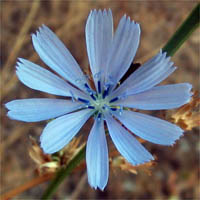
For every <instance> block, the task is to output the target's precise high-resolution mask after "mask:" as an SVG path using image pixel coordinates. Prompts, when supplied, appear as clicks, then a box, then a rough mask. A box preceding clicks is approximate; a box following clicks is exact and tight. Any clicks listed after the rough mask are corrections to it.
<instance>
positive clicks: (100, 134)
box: [86, 120, 109, 190]
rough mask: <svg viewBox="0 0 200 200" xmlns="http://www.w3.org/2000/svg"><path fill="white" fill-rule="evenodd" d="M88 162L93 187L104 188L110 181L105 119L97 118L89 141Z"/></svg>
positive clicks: (89, 178)
mask: <svg viewBox="0 0 200 200" xmlns="http://www.w3.org/2000/svg"><path fill="white" fill-rule="evenodd" d="M86 163H87V173H88V181H89V184H90V185H91V187H93V188H95V189H97V187H98V188H100V189H101V190H103V189H104V188H105V186H106V184H107V182H108V174H109V160H108V147H107V142H106V136H105V131H104V122H103V120H95V122H94V125H93V127H92V130H91V132H90V135H89V137H88V141H87V148H86Z"/></svg>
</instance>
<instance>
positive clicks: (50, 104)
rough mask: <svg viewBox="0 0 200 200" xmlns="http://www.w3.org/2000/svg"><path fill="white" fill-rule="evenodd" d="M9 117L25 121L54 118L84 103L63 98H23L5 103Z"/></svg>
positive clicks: (78, 107)
mask: <svg viewBox="0 0 200 200" xmlns="http://www.w3.org/2000/svg"><path fill="white" fill-rule="evenodd" d="M5 106H6V108H7V109H9V110H10V111H9V112H8V117H10V118H11V119H15V120H20V121H25V122H37V121H42V120H47V119H52V118H55V117H58V116H61V115H64V114H67V113H69V112H72V111H74V110H77V109H80V108H81V107H82V104H80V103H77V102H72V101H70V100H62V99H45V98H43V99H21V100H14V101H11V102H8V103H7V104H5Z"/></svg>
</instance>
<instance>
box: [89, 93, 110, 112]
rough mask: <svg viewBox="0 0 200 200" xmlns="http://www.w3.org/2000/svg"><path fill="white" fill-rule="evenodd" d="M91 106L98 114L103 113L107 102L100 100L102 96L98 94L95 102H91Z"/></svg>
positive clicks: (107, 104)
mask: <svg viewBox="0 0 200 200" xmlns="http://www.w3.org/2000/svg"><path fill="white" fill-rule="evenodd" d="M91 106H94V107H95V109H96V110H97V111H98V112H101V113H102V112H103V110H104V109H105V108H106V107H107V106H109V102H108V101H107V100H106V99H104V98H102V95H101V94H98V96H97V98H96V100H94V101H92V102H91Z"/></svg>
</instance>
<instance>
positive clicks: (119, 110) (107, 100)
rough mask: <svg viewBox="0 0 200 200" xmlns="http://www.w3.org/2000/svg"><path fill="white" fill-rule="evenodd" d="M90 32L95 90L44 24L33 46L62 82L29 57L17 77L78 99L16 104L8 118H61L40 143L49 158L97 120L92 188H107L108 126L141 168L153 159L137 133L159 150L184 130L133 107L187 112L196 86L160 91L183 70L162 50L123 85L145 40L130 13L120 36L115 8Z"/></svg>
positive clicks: (91, 144)
mask: <svg viewBox="0 0 200 200" xmlns="http://www.w3.org/2000/svg"><path fill="white" fill-rule="evenodd" d="M85 34H86V45H87V53H88V58H89V63H90V69H91V72H92V77H93V80H94V85H95V89H94V88H92V87H91V85H90V84H89V82H88V79H87V78H86V76H85V75H84V73H83V72H82V70H81V68H80V67H79V65H78V63H77V62H76V60H75V59H74V58H73V56H72V55H71V54H70V52H69V51H68V49H67V48H66V47H65V46H64V44H63V43H62V42H61V41H60V40H59V39H58V37H57V36H56V35H55V34H54V33H53V32H52V31H51V30H50V29H49V28H48V27H47V26H45V25H43V26H41V27H40V28H39V30H38V31H37V32H36V34H33V35H32V40H33V46H34V48H35V50H36V51H37V53H38V54H39V56H40V58H41V59H42V60H43V61H44V63H45V64H46V65H48V66H49V67H50V68H51V69H52V70H53V71H54V72H56V73H57V74H58V75H59V76H58V75H55V74H54V73H52V72H50V71H48V70H46V69H44V68H41V67H40V66H38V65H36V64H34V63H32V62H30V61H28V60H25V59H22V58H19V61H18V62H17V67H16V68H17V71H16V73H17V76H18V78H19V80H20V81H21V82H22V83H24V84H25V85H26V86H28V87H30V88H32V89H35V90H39V91H43V92H46V93H49V94H54V95H59V96H63V97H71V99H70V100H69V99H65V98H63V99H48V98H33V99H22V100H14V101H11V102H9V103H7V104H6V107H7V108H8V109H9V112H8V116H9V117H10V118H11V119H15V120H20V121H25V122H37V121H42V120H48V119H52V118H56V119H54V120H52V121H51V122H49V123H48V124H47V125H46V127H45V128H44V130H43V132H42V135H41V137H40V143H41V147H42V149H43V150H44V152H45V153H47V154H52V153H55V152H57V151H59V150H61V149H62V148H63V147H64V146H65V145H67V144H68V143H69V142H70V141H71V140H72V138H73V137H74V136H75V135H76V134H77V133H78V132H79V130H80V129H81V127H82V126H83V125H84V124H85V122H86V121H87V120H88V119H89V118H90V117H93V118H94V124H93V127H92V129H91V132H90V134H89V137H88V141H87V148H86V162H87V172H88V180H89V184H90V185H91V186H92V187H94V188H100V189H101V190H103V189H104V188H105V186H106V184H107V181H108V174H109V157H108V147H107V142H106V136H105V127H104V125H107V128H108V132H109V135H110V136H111V138H112V141H113V142H114V144H115V146H116V148H117V150H118V151H119V152H120V153H121V155H122V156H124V157H125V159H126V160H127V161H128V162H130V163H131V164H133V165H138V164H142V163H145V162H148V161H150V160H153V159H154V158H153V156H152V155H151V154H150V153H149V152H148V151H147V150H146V149H145V148H144V147H143V146H142V144H141V143H140V142H138V141H137V139H136V138H135V137H134V135H133V134H131V133H130V132H132V133H134V134H135V135H136V136H139V137H141V138H142V139H145V140H148V141H150V142H152V143H155V144H161V145H172V144H174V143H175V141H176V140H177V139H179V137H180V136H181V135H182V134H183V130H182V129H181V128H179V127H178V126H176V125H174V124H172V123H169V122H167V121H164V120H161V119H159V118H156V117H152V116H149V115H146V114H142V113H139V112H133V111H131V110H130V109H127V108H135V109H141V110H160V109H172V108H177V107H180V106H182V105H184V104H185V103H187V102H189V100H190V97H191V92H190V90H191V88H192V86H191V85H190V84H188V83H181V84H171V85H164V86H157V85H158V84H159V83H160V82H161V81H163V80H164V79H165V78H167V77H168V76H169V75H170V74H171V73H172V72H174V70H175V69H176V67H174V63H173V62H172V61H171V59H170V57H167V55H166V53H165V52H162V51H160V52H159V53H158V54H157V55H155V56H154V57H153V58H151V59H150V60H149V61H147V62H146V63H144V64H143V65H142V66H141V67H140V68H138V69H137V70H136V71H135V72H134V73H132V74H131V75H130V76H129V77H128V78H127V79H126V80H125V81H124V82H123V83H122V84H118V83H119V82H120V79H121V78H122V77H123V75H124V74H125V73H126V71H127V70H128V68H129V67H130V65H131V63H132V62H133V59H134V57H135V54H136V51H137V49H138V46H139V41H140V26H139V24H138V23H135V22H134V21H131V19H130V17H127V16H126V15H124V16H123V17H122V18H121V20H120V22H119V25H118V27H117V30H116V32H115V33H114V34H113V18H112V12H111V10H104V11H101V10H99V11H96V10H92V11H91V12H90V14H89V17H88V19H87V24H86V28H85ZM104 122H105V124H104ZM121 124H123V125H124V127H126V128H124V127H123V126H122V125H121ZM128 130H129V131H130V132H129V131H128Z"/></svg>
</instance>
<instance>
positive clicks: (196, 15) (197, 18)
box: [163, 4, 200, 56]
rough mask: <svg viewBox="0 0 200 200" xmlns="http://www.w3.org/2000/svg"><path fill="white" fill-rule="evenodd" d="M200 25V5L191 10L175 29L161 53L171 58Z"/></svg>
mask: <svg viewBox="0 0 200 200" xmlns="http://www.w3.org/2000/svg"><path fill="white" fill-rule="evenodd" d="M199 25H200V4H197V6H196V7H195V8H194V9H193V10H192V12H191V13H190V14H189V16H188V17H187V18H186V20H185V21H184V22H183V23H182V25H181V26H180V27H179V28H178V29H177V31H176V32H175V33H174V35H173V36H172V37H171V39H170V40H169V41H168V42H167V44H166V45H165V46H164V47H163V51H164V52H167V55H168V56H173V55H174V54H175V53H176V51H177V50H178V49H179V48H180V47H181V45H182V44H183V43H184V42H185V41H186V40H187V39H188V37H189V36H190V35H191V34H192V33H193V32H194V30H196V28H197V27H198V26H199Z"/></svg>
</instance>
